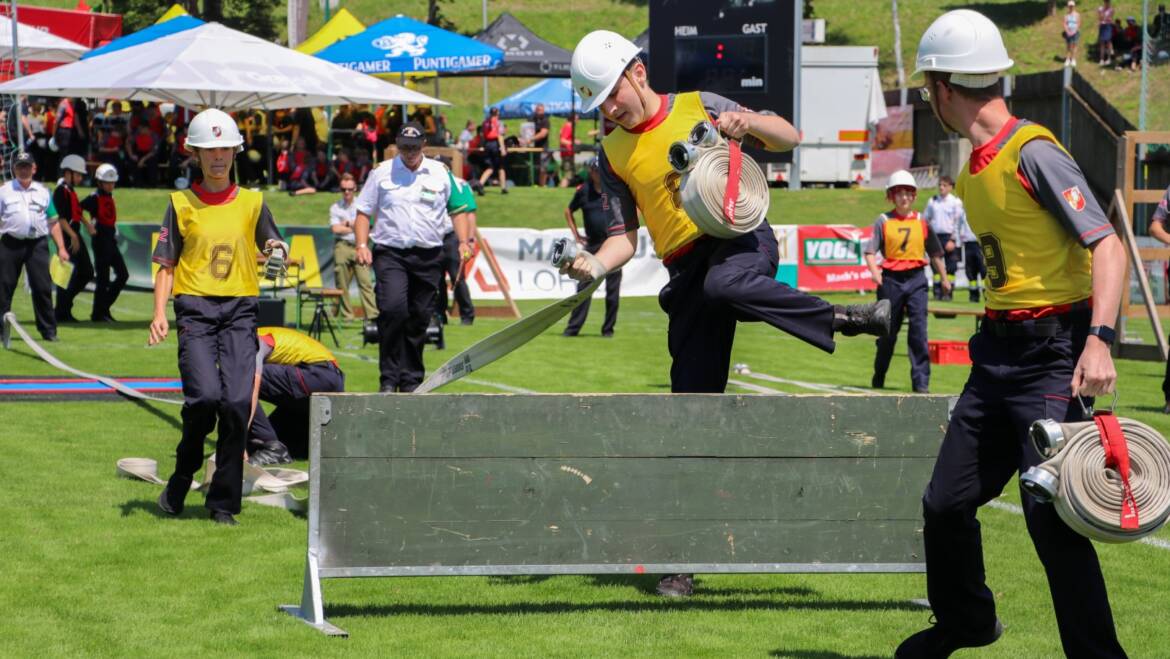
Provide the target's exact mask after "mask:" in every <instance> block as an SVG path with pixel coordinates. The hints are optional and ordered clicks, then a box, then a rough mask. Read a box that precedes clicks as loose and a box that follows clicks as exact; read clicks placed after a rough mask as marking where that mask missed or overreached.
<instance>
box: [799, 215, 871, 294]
mask: <svg viewBox="0 0 1170 659" xmlns="http://www.w3.org/2000/svg"><path fill="white" fill-rule="evenodd" d="M872 233H873V228H872V227H865V228H859V227H855V226H852V225H844V224H829V225H823V226H801V227H799V238H798V240H799V243H800V266H799V269H798V275H797V286H798V287H799V288H800V289H801V290H806V291H870V290H874V288H876V286H874V283H873V279H872V278H871V277H870V275H869V270H868V269H867V268H866V267H865V260H864V258H863V257H862V248H863V247H864V246H865V241H867V240H869V237H870V235H871V234H872Z"/></svg>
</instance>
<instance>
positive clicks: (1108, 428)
mask: <svg viewBox="0 0 1170 659" xmlns="http://www.w3.org/2000/svg"><path fill="white" fill-rule="evenodd" d="M1093 421H1094V422H1096V424H1097V430H1098V432H1099V433H1100V435H1101V446H1102V447H1103V448H1104V449H1105V466H1106V467H1108V468H1110V469H1116V470H1117V472H1118V473H1119V474H1121V483H1122V486H1123V487H1124V488H1125V494H1124V496H1123V497H1122V499H1121V528H1122V529H1125V530H1127V531H1136V530H1137V529H1138V526H1139V522H1138V508H1137V500H1135V499H1134V497H1133V489H1132V488H1130V486H1129V448H1128V447H1127V446H1126V444H1125V434H1124V433H1122V432H1121V424H1120V423H1118V422H1117V417H1115V416H1113V413H1112V412H1097V413H1096V414H1094V415H1093Z"/></svg>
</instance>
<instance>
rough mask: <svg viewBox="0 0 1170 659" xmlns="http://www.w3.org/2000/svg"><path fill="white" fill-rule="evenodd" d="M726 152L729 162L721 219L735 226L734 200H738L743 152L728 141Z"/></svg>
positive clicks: (736, 143)
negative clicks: (723, 218) (724, 218)
mask: <svg viewBox="0 0 1170 659" xmlns="http://www.w3.org/2000/svg"><path fill="white" fill-rule="evenodd" d="M727 150H728V152H729V155H730V161H729V162H728V163H727V189H726V190H724V192H723V217H726V218H727V223H728V224H730V225H732V226H735V200H736V199H739V176H740V170H741V169H742V168H743V152H742V151H740V148H739V142H737V141H735V140H728V142H727Z"/></svg>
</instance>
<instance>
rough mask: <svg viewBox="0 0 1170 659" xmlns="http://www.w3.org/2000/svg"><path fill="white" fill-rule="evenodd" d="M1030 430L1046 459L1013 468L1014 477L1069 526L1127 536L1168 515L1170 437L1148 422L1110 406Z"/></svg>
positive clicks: (1111, 537)
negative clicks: (1021, 470) (1017, 471)
mask: <svg viewBox="0 0 1170 659" xmlns="http://www.w3.org/2000/svg"><path fill="white" fill-rule="evenodd" d="M1030 434H1031V438H1032V442H1033V444H1034V445H1035V446H1036V450H1037V451H1039V452H1040V454H1041V455H1043V456H1044V457H1046V458H1048V460H1047V461H1046V462H1044V463H1042V464H1040V465H1038V466H1036V467H1032V468H1031V469H1029V470H1028V471H1027V472H1026V473H1025V474H1024V475H1023V476H1021V477H1020V485H1021V486H1022V487H1023V488H1024V490H1026V491H1027V492H1028V493H1029V494H1031V495H1032V496H1033V497H1035V498H1036V499H1038V500H1040V501H1043V502H1051V503H1052V504H1053V505H1055V506H1056V512H1057V514H1059V515H1060V518H1061V519H1062V520H1064V522H1065V524H1068V525H1069V527H1070V528H1072V529H1073V530H1074V531H1076V532H1077V533H1079V534H1081V535H1083V536H1085V537H1087V538H1090V539H1092V540H1099V541H1101V542H1111V543H1119V542H1133V541H1135V540H1139V539H1141V538H1144V537H1146V536H1148V535H1150V534H1152V533H1154V532H1155V531H1157V530H1158V529H1159V528H1161V527H1162V525H1163V524H1165V523H1166V521H1167V518H1170V445H1168V444H1167V443H1166V439H1165V438H1164V437H1162V435H1161V434H1159V433H1158V432H1157V431H1156V430H1154V429H1153V428H1151V427H1149V426H1147V425H1146V424H1144V423H1141V422H1139V421H1134V420H1133V419H1125V418H1119V417H1116V416H1114V415H1113V413H1112V412H1111V411H1110V412H1097V413H1096V414H1095V415H1093V419H1092V420H1091V421H1082V422H1077V423H1058V422H1056V421H1053V420H1052V419H1044V420H1041V421H1036V422H1035V423H1033V424H1032V427H1031V429H1030Z"/></svg>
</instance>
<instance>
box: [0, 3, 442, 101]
mask: <svg viewBox="0 0 1170 659" xmlns="http://www.w3.org/2000/svg"><path fill="white" fill-rule="evenodd" d="M22 50H23V44H22ZM0 94H32V95H42V96H84V97H100V98H120V99H126V100H143V101H162V102H170V103H176V104H178V105H181V106H184V107H190V108H197V107H217V108H221V109H223V110H228V111H231V110H242V109H251V108H260V109H266V110H274V109H280V108H297V107H313V106H322V105H343V104H347V103H360V104H364V103H376V104H403V103H411V104H417V103H426V104H431V105H449V104H448V103H445V102H444V101H440V100H438V99H434V98H431V97H430V96H427V95H425V94H420V93H418V92H415V91H411V90H409V89H406V88H405V87H400V86H398V85H395V84H391V83H388V82H385V81H383V80H379V79H377V78H374V77H372V76H367V75H364V74H361V73H357V72H355V71H350V70H349V69H346V68H344V67H341V66H338V65H336V64H331V63H329V62H326V61H324V60H322V59H319V58H316V57H313V56H311V55H305V54H303V53H298V52H296V51H295V50H291V49H288V48H285V47H283V46H279V45H276V44H273V43H269V42H267V41H264V40H263V39H259V38H257V37H253V36H251V35H249V34H245V33H243V32H238V31H236V30H233V29H231V28H227V27H224V26H223V25H220V24H219V23H208V24H206V25H202V26H200V27H196V28H192V29H190V30H184V31H182V32H178V33H175V34H171V35H168V36H165V37H160V38H158V39H155V40H153V41H148V42H145V43H142V44H138V45H136V46H130V47H128V48H123V49H121V50H117V51H114V52H112V53H108V54H106V55H98V56H96V57H91V58H88V59H84V60H82V61H80V62H75V63H73V64H67V65H65V66H60V67H57V68H55V69H50V70H48V71H43V72H41V73H36V74H33V75H30V76H27V77H24V78H19V79H16V80H11V81H9V82H6V83H4V84H2V85H0Z"/></svg>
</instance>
